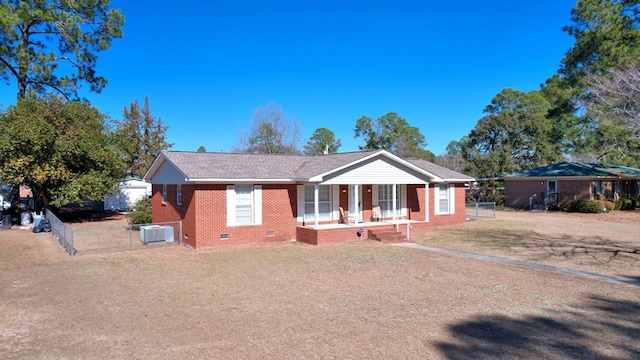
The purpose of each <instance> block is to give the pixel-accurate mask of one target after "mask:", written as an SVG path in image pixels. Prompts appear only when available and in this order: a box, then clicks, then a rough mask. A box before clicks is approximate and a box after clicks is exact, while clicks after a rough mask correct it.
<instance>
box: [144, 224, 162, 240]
mask: <svg viewBox="0 0 640 360" xmlns="http://www.w3.org/2000/svg"><path fill="white" fill-rule="evenodd" d="M140 241H142V242H143V243H145V244H150V243H157V242H164V241H166V231H165V229H164V227H163V226H160V225H146V226H140Z"/></svg>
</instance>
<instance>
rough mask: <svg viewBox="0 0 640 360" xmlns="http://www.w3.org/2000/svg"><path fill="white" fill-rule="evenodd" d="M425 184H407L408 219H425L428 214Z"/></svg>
mask: <svg viewBox="0 0 640 360" xmlns="http://www.w3.org/2000/svg"><path fill="white" fill-rule="evenodd" d="M425 204H426V203H425V191H424V185H407V207H408V208H409V209H408V214H407V219H410V220H418V221H424V220H425V214H426V206H425Z"/></svg>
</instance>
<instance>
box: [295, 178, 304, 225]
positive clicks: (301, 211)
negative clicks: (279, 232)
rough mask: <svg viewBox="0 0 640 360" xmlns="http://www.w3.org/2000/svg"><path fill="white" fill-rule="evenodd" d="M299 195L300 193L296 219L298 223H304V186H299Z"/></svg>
mask: <svg viewBox="0 0 640 360" xmlns="http://www.w3.org/2000/svg"><path fill="white" fill-rule="evenodd" d="M297 193H298V201H297V202H298V216H297V217H296V220H297V221H298V222H300V223H301V222H303V221H304V185H298V186H297Z"/></svg>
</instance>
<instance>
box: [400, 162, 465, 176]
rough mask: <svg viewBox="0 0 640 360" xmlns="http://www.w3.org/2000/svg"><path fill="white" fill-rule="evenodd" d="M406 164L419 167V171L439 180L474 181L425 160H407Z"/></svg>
mask: <svg viewBox="0 0 640 360" xmlns="http://www.w3.org/2000/svg"><path fill="white" fill-rule="evenodd" d="M407 161H408V162H410V163H412V164H413V165H415V166H418V167H420V168H421V169H424V170H426V171H428V172H430V173H432V174H434V175H436V176H438V177H439V178H442V179H456V180H464V181H473V180H475V179H474V178H472V177H471V176H469V175H465V174H462V173H459V172H457V171H454V170H451V169H448V168H446V167H443V166H440V165H437V164H434V163H432V162H429V161H426V160H422V159H407Z"/></svg>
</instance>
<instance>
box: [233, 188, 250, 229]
mask: <svg viewBox="0 0 640 360" xmlns="http://www.w3.org/2000/svg"><path fill="white" fill-rule="evenodd" d="M235 192H236V225H250V224H253V187H252V186H251V185H236V187H235Z"/></svg>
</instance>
